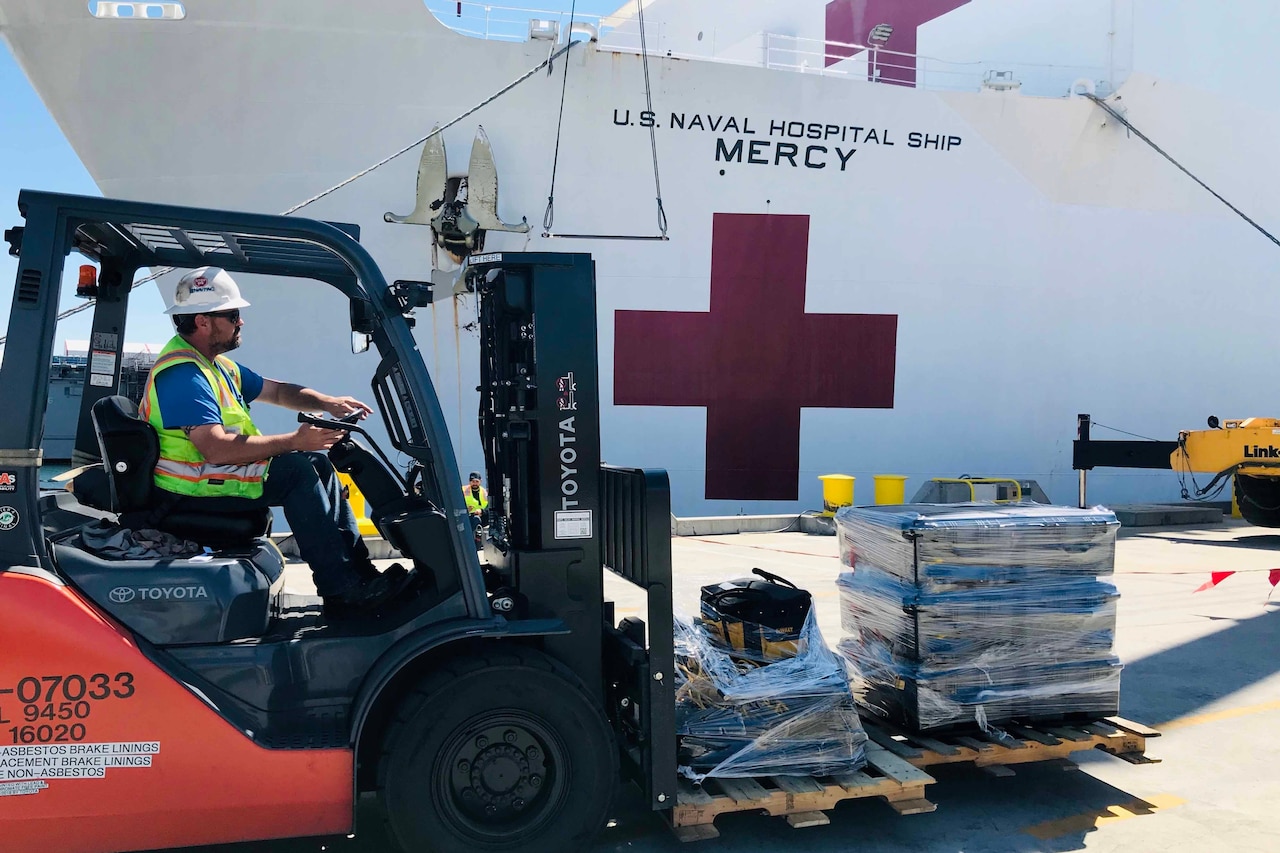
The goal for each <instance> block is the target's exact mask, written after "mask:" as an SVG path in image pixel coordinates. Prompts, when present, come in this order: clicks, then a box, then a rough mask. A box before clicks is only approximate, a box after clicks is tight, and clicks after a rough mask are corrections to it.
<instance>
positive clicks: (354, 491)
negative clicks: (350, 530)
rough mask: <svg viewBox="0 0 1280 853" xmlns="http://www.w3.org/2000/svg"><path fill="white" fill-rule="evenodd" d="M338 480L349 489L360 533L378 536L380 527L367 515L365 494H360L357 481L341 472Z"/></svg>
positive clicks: (349, 497)
mask: <svg viewBox="0 0 1280 853" xmlns="http://www.w3.org/2000/svg"><path fill="white" fill-rule="evenodd" d="M338 482H340V483H342V485H343V486H345V487H346V489H347V501H348V502H349V503H350V504H351V511H352V512H353V513H355V516H356V527H358V528H359V530H360V535H361V536H377V535H378V528H376V527H374V526H373V519H371V518H369V516H368V515H366V512H367V511H366V509H365V504H364V495H362V494H360V490H359V489H358V488H356V484H355V481H353V480H352V479H351V477H350V476H348V475H346V474H343V473H341V472H339V474H338Z"/></svg>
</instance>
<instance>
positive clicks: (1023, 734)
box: [862, 717, 1160, 776]
mask: <svg viewBox="0 0 1280 853" xmlns="http://www.w3.org/2000/svg"><path fill="white" fill-rule="evenodd" d="M862 725H863V728H865V729H866V732H867V737H868V738H870V739H871V741H872V742H873V743H875V744H878V745H879V746H880V747H881V748H883V749H885V750H887V751H888V752H890V753H892V754H893V755H896V756H898V757H899V758H901V759H903V760H904V761H906V762H907V763H908V764H910V765H912V766H913V767H933V766H934V765H938V764H957V763H964V762H971V763H973V764H974V765H976V766H978V767H982V768H984V769H986V770H987V771H988V772H991V773H993V774H995V775H998V776H1012V775H1013V771H1012V770H1011V769H1009V767H1008V765H1011V764H1029V763H1032V762H1039V761H1065V760H1068V759H1069V757H1070V755H1071V754H1072V753H1074V752H1080V751H1083V750H1086V749H1101V750H1103V751H1104V752H1109V753H1111V754H1112V755H1114V756H1116V757H1118V758H1122V759H1124V760H1125V761H1128V762H1129V763H1130V764H1154V763H1156V762H1158V761H1159V759H1157V758H1149V757H1147V755H1146V751H1147V739H1148V738H1154V737H1159V736H1160V733H1159V732H1158V731H1156V730H1155V729H1150V728H1147V727H1146V726H1144V725H1142V724H1141V723H1134V722H1131V721H1129V720H1126V719H1124V718H1122V717H1106V718H1105V719H1100V720H1093V721H1091V722H1083V723H1080V722H1072V723H1051V724H1044V723H1027V724H1025V725H1015V724H1004V725H1002V726H1000V728H1001V729H1002V730H1003V731H1004V732H1005V734H1006V737H1000V736H998V735H994V734H987V733H985V732H981V731H975V732H969V733H967V734H936V735H932V736H930V735H922V734H915V733H912V732H906V731H903V730H902V729H899V728H896V727H895V726H893V725H892V724H889V723H886V722H884V721H881V720H869V719H863V721H862ZM1068 766H1072V765H1069V764H1068Z"/></svg>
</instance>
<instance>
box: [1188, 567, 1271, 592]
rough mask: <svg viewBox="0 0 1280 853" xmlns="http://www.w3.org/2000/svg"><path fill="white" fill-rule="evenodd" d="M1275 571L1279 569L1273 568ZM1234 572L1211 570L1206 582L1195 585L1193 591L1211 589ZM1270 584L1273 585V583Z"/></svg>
mask: <svg viewBox="0 0 1280 853" xmlns="http://www.w3.org/2000/svg"><path fill="white" fill-rule="evenodd" d="M1276 572H1280V569H1276V570H1274V571H1273V572H1272V574H1275V573H1276ZM1234 574H1235V572H1211V573H1210V574H1209V580H1208V582H1207V583H1203V584H1201V585H1200V586H1198V587H1196V590H1195V591H1196V592H1204V591H1205V590H1206V589H1213V588H1214V587H1215V586H1217V585H1218V584H1220V583H1222V582H1223V581H1224V580H1226V579H1227V578H1229V577H1231V576H1232V575H1234ZM1272 585H1273V586H1274V584H1272Z"/></svg>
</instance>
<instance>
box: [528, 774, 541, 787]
mask: <svg viewBox="0 0 1280 853" xmlns="http://www.w3.org/2000/svg"><path fill="white" fill-rule="evenodd" d="M529 784H530V785H532V786H533V787H535V788H541V787H542V777H541V776H530V777H529Z"/></svg>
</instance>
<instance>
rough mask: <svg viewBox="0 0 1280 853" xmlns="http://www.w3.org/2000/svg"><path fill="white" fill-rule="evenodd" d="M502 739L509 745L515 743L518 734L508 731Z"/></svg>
mask: <svg viewBox="0 0 1280 853" xmlns="http://www.w3.org/2000/svg"><path fill="white" fill-rule="evenodd" d="M502 739H503V740H505V741H506V742H507V743H515V742H516V733H515V732H513V731H508V732H507V733H506V734H504V735H503V736H502Z"/></svg>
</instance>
